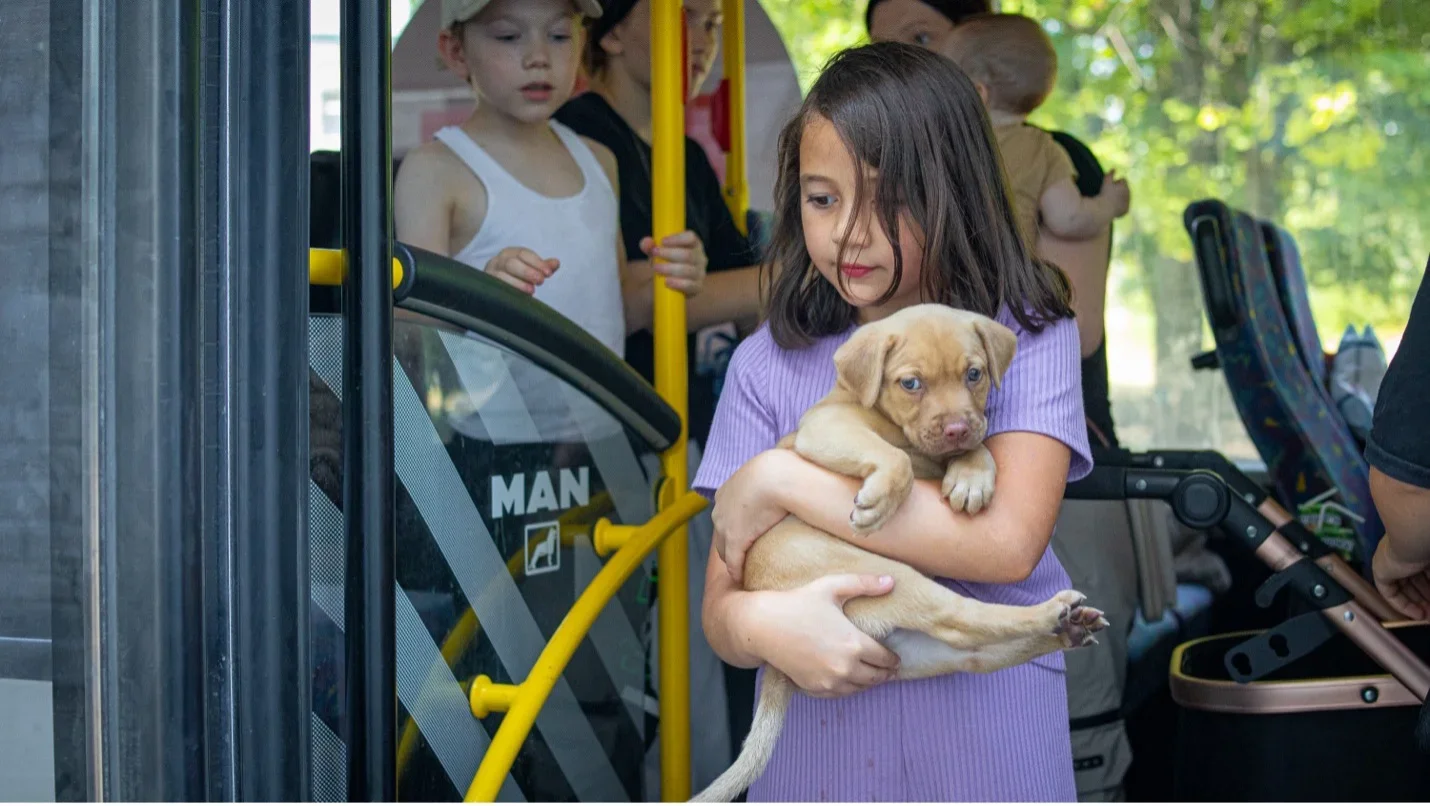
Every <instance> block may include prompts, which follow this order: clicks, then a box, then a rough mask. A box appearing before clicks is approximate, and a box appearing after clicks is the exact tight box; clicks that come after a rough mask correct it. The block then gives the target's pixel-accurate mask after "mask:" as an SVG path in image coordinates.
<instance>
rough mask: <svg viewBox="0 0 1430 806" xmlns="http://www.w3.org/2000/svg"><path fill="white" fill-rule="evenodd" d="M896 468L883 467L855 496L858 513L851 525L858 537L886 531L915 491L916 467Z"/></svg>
mask: <svg viewBox="0 0 1430 806" xmlns="http://www.w3.org/2000/svg"><path fill="white" fill-rule="evenodd" d="M905 459H906V461H905V462H903V463H902V464H895V465H893V466H892V467H881V468H879V469H878V470H875V471H874V472H873V473H871V474H870V475H869V477H868V478H866V479H864V485H863V486H862V487H860V488H859V492H858V494H856V495H855V496H854V511H853V512H850V513H849V525H850V526H851V527H852V528H853V529H854V534H856V535H859V536H861V537H862V536H865V535H869V534H873V533H874V532H877V531H879V530H880V529H882V528H884V524H886V523H888V522H889V519H890V518H892V517H893V516H894V513H895V512H897V511H898V509H899V506H900V505H901V504H903V503H904V500H905V499H906V498H908V497H909V492H910V491H911V490H913V487H914V471H913V467H912V466H911V465H910V464H909V462H908V461H907V457H905Z"/></svg>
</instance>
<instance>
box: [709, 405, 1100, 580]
mask: <svg viewBox="0 0 1430 806" xmlns="http://www.w3.org/2000/svg"><path fill="white" fill-rule="evenodd" d="M985 444H986V445H987V447H988V450H989V452H990V453H992V454H993V459H994V461H995V462H996V463H997V465H998V475H997V483H996V486H995V488H994V493H993V503H992V505H991V506H989V507H988V508H987V509H985V510H984V511H983V512H981V513H979V514H978V515H976V516H968V515H965V514H963V513H959V512H954V510H953V508H952V507H950V506H949V504H948V501H947V499H945V498H944V497H943V495H942V494H941V492H940V490H939V487H940V482H939V481H937V480H935V481H924V480H920V481H918V482H916V483H915V484H914V487H913V490H912V492H911V493H910V494H909V498H908V500H906V501H905V502H904V504H903V505H902V506H901V507H900V508H899V509H898V511H897V512H896V513H895V514H894V517H893V518H892V519H891V520H890V521H889V522H888V524H887V525H885V526H884V528H883V529H881V530H879V531H878V532H875V533H874V534H872V535H868V536H866V537H856V536H855V535H854V532H853V529H852V528H851V527H850V525H849V513H850V510H851V509H852V508H853V502H854V496H855V494H856V493H857V492H858V491H859V486H860V484H861V482H860V480H859V479H856V478H850V477H848V476H844V475H841V474H839V473H835V472H833V471H829V470H825V469H824V468H822V467H819V466H817V465H815V464H813V463H811V462H808V461H806V460H805V459H803V458H801V457H800V456H799V455H797V454H795V453H794V452H793V451H786V450H771V451H766V452H764V453H762V454H760V455H759V456H756V457H755V458H754V459H752V460H751V461H750V462H748V463H747V464H746V465H745V466H744V467H742V468H741V469H740V470H739V471H738V472H736V473H735V475H733V476H731V478H730V480H729V481H727V482H726V483H725V485H724V486H723V487H721V489H720V495H719V497H718V498H717V501H716V506H717V508H719V509H720V511H718V512H715V513H713V517H714V518H715V520H716V534H715V541H716V548H717V550H718V551H719V553H720V555H721V556H722V557H723V558H724V559H725V561H726V562H727V563H728V564H729V566H730V568H731V570H733V571H734V572H735V573H736V574H737V575H738V574H739V573H740V572H741V571H742V570H743V568H742V566H743V563H744V555H745V552H746V551H747V550H748V548H749V546H750V545H751V544H753V543H754V541H755V539H757V538H758V537H759V536H760V535H762V534H764V533H765V532H766V531H767V530H768V529H769V528H770V527H771V526H773V525H774V524H775V523H778V522H779V520H780V519H782V518H783V517H784V515H785V514H793V515H794V516H796V517H798V518H799V519H800V520H802V521H804V522H805V523H808V524H810V525H811V526H814V527H816V528H819V529H822V530H824V531H826V532H828V533H830V534H832V535H834V536H835V537H838V538H840V539H842V540H846V541H848V542H850V543H853V544H855V545H857V546H860V547H861V548H864V549H866V550H868V551H872V552H874V553H876V554H880V555H882V556H885V557H889V558H891V559H895V560H899V561H901V562H904V563H907V564H909V565H911V566H913V567H914V568H917V569H918V570H920V571H922V572H923V573H925V574H928V575H931V576H938V577H945V578H949V579H960V580H966V581H969V582H989V583H1002V584H1007V583H1015V582H1021V581H1023V580H1024V579H1027V578H1028V576H1029V575H1030V574H1032V572H1033V569H1034V568H1036V567H1037V565H1038V562H1039V561H1040V560H1041V559H1042V557H1043V554H1044V552H1045V551H1046V550H1047V547H1048V542H1049V541H1050V540H1051V539H1052V533H1053V524H1054V523H1055V522H1056V520H1057V517H1058V510H1059V508H1060V506H1061V503H1062V496H1063V490H1064V488H1065V487H1066V484H1067V478H1068V467H1069V464H1070V462H1071V455H1072V452H1071V451H1070V450H1069V449H1068V447H1067V446H1066V445H1065V444H1063V443H1062V442H1060V441H1058V440H1056V439H1053V438H1052V437H1049V436H1045V435H1043V434H1036V433H1030V432H1020V431H1010V432H1005V433H1001V434H997V435H995V436H993V437H990V438H989V439H988V440H987V442H986V443H985ZM721 499H724V500H721ZM732 502H739V503H738V504H736V503H732ZM722 505H723V506H722ZM738 579H739V577H738V576H737V577H736V579H735V580H734V581H738Z"/></svg>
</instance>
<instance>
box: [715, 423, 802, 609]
mask: <svg viewBox="0 0 1430 806" xmlns="http://www.w3.org/2000/svg"><path fill="white" fill-rule="evenodd" d="M788 458H789V457H788V456H787V455H786V452H785V451H781V450H769V451H765V452H764V453H760V454H756V455H755V457H754V458H753V459H751V460H750V461H748V462H746V463H745V464H744V465H743V466H742V467H741V468H740V469H739V470H737V471H735V473H734V475H732V476H730V478H729V479H727V480H726V481H725V483H724V484H722V485H720V489H718V490H717V491H716V492H715V505H714V507H712V508H711V510H710V519H711V521H713V522H714V525H715V534H714V537H713V539H712V540H713V544H714V547H715V551H716V552H717V553H718V554H719V555H720V559H722V560H724V561H725V565H726V566H727V567H728V569H729V571H730V577H731V578H732V579H734V580H735V582H736V583H739V582H741V581H742V580H743V578H744V572H745V554H746V553H747V552H748V551H749V550H750V546H752V545H754V543H755V541H756V540H758V539H759V538H760V536H761V535H763V534H764V533H765V532H768V531H769V530H770V529H772V528H774V526H775V524H777V523H779V522H780V521H782V520H784V519H785V516H787V515H789V510H787V509H785V508H784V506H783V505H782V504H781V503H780V502H779V501H778V500H777V499H776V496H775V490H777V489H779V487H780V485H781V484H785V483H788V476H784V477H783V478H782V477H781V476H782V474H784V473H786V472H787V471H786V470H782V469H781V468H782V467H788V462H787V461H786V460H787V459H788Z"/></svg>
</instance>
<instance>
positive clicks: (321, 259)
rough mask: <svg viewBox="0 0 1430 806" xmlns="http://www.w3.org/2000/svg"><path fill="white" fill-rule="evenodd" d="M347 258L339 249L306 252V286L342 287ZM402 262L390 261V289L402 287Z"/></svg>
mask: <svg viewBox="0 0 1430 806" xmlns="http://www.w3.org/2000/svg"><path fill="white" fill-rule="evenodd" d="M347 268H348V266H347V258H346V255H344V254H343V250H341V249H309V250H308V284H309V285H342V284H343V276H344V275H345V274H347ZM403 271H404V269H403V267H402V261H401V260H398V259H397V258H393V259H392V287H393V288H401V287H402V277H403Z"/></svg>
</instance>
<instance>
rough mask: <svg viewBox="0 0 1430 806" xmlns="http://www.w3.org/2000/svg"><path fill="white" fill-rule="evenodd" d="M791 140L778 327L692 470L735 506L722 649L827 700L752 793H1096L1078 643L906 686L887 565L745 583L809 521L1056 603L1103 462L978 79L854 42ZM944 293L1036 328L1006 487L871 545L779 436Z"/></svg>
mask: <svg viewBox="0 0 1430 806" xmlns="http://www.w3.org/2000/svg"><path fill="white" fill-rule="evenodd" d="M779 153H780V160H779V178H778V184H777V191H776V208H777V209H776V215H777V224H776V228H775V232H774V235H773V240H774V242H773V251H772V253H771V263H772V269H773V271H774V274H775V276H774V279H773V286H772V291H771V299H770V305H769V314H768V316H769V318H768V322H767V326H766V327H764V328H762V329H761V330H759V331H758V332H757V333H756V334H755V335H753V336H751V337H750V338H749V339H747V340H746V341H745V342H744V343H743V344H742V345H741V346H740V347H739V349H738V350H737V351H736V353H735V356H734V358H733V359H732V361H731V363H730V368H729V374H728V376H727V381H726V387H725V390H726V391H725V393H724V395H723V396H722V398H721V400H720V404H719V408H718V410H717V412H716V416H715V422H714V426H713V429H712V432H711V435H710V443H709V446H708V448H707V450H706V453H705V459H704V462H703V464H702V465H701V467H700V471H699V473H698V474H697V475H696V478H695V482H694V484H693V485H692V486H693V487H694V488H695V489H696V490H698V491H700V492H701V493H702V494H704V495H706V496H711V495H713V496H714V501H715V506H714V520H715V525H716V547H717V549H718V553H712V555H711V559H710V563H709V567H708V570H707V578H706V596H705V606H704V623H705V629H706V633H707V637H708V639H709V641H710V644H711V646H713V647H714V648H715V650H716V651H717V652H718V653H720V655H721V656H722V657H724V658H725V659H726V660H727V661H728V662H730V663H732V664H736V665H740V666H745V667H753V666H757V665H759V664H761V663H769V664H771V665H773V666H775V667H776V668H779V669H781V670H783V671H785V672H786V673H788V674H789V676H790V677H791V678H793V679H794V681H795V682H796V683H797V684H798V685H799V686H800V687H801V688H802V689H804V690H805V691H807V692H809V693H810V694H812V695H814V696H813V697H797V698H796V699H795V702H794V704H793V705H792V706H791V709H790V712H789V718H788V721H787V722H786V725H785V729H784V734H783V736H782V737H781V738H780V741H779V744H778V746H777V747H776V750H775V755H774V759H773V760H772V762H771V764H770V766H769V767H768V769H767V771H766V772H765V775H764V777H763V778H761V779H760V781H759V782H758V783H756V784H755V786H753V787H752V788H751V790H750V793H749V797H750V799H751V800H799V801H823V800H836V801H869V800H880V801H891V800H897V801H939V802H950V801H953V802H957V801H989V800H996V801H1072V800H1075V799H1076V793H1075V790H1074V786H1073V762H1072V753H1071V748H1070V744H1069V738H1068V711H1067V699H1066V690H1065V681H1064V679H1063V668H1064V667H1063V659H1062V656H1061V655H1051V656H1047V657H1045V658H1042V659H1040V660H1037V661H1033V662H1032V663H1029V664H1025V665H1023V666H1019V667H1015V668H1012V669H1007V670H1003V671H1000V672H995V673H992V674H987V675H951V676H945V677H941V678H934V679H930V680H921V681H914V682H887V681H889V680H890V678H891V677H892V674H893V672H894V670H895V669H896V668H897V665H898V658H897V656H895V655H893V654H892V653H891V652H889V651H888V650H886V649H885V648H884V647H882V646H881V645H879V644H878V643H876V642H874V641H873V640H871V639H869V638H868V636H866V635H864V634H863V633H860V632H859V631H858V630H856V629H855V628H854V627H853V625H852V624H850V622H849V621H848V620H847V619H846V618H845V617H844V614H843V610H842V606H843V604H844V602H846V601H848V600H849V599H850V598H853V597H856V596H877V595H881V594H884V593H887V592H888V584H889V583H888V582H887V580H880V579H875V578H868V577H859V576H852V575H851V576H848V577H834V578H827V579H824V580H821V581H819V582H816V583H813V584H811V585H809V586H806V587H805V588H802V589H798V590H793V591H788V592H746V591H743V590H741V588H740V586H739V575H740V571H741V570H742V569H741V563H742V562H743V558H744V556H745V553H746V550H747V549H748V548H749V546H750V545H751V544H752V543H753V542H754V541H755V540H756V539H758V538H759V536H760V535H762V534H763V533H764V532H765V531H766V530H768V529H769V528H770V527H771V526H773V525H774V524H775V523H777V522H778V521H780V520H781V519H782V518H784V517H785V516H786V515H788V514H793V515H795V516H797V517H799V518H801V519H803V520H805V521H806V522H808V523H811V524H813V525H815V526H818V527H820V528H822V529H824V530H826V531H828V532H830V533H831V534H833V535H835V536H837V537H839V538H841V539H844V540H849V541H851V542H855V543H858V544H859V545H861V546H863V547H865V548H867V549H869V550H871V551H875V552H878V553H880V554H883V555H885V556H888V557H893V558H895V559H898V560H901V561H904V562H907V563H909V564H911V565H913V566H914V567H916V568H918V569H920V570H921V571H923V572H924V573H927V574H929V575H930V576H933V577H936V578H939V579H940V580H942V581H943V582H944V583H945V584H947V585H949V586H950V587H952V588H954V589H955V590H958V591H959V592H960V593H963V594H965V595H968V596H972V597H974V598H977V599H980V600H983V601H988V602H1000V603H1009V604H1022V605H1028V604H1033V603H1035V602H1038V601H1041V600H1043V599H1046V598H1047V597H1048V596H1051V595H1052V594H1053V593H1055V592H1057V591H1058V590H1060V589H1063V588H1065V587H1067V585H1068V578H1067V575H1066V574H1065V573H1064V572H1063V569H1062V567H1061V566H1060V565H1059V563H1058V561H1057V559H1056V558H1055V557H1054V556H1053V554H1052V552H1051V551H1049V550H1048V543H1049V540H1050V538H1051V535H1052V530H1053V524H1054V521H1055V520H1056V518H1057V514H1058V508H1059V505H1060V502H1061V499H1062V494H1063V489H1064V485H1065V484H1066V483H1067V481H1068V480H1070V479H1077V478H1081V477H1082V476H1084V475H1086V474H1087V472H1088V470H1089V469H1090V468H1091V461H1090V459H1089V450H1088V445H1087V436H1086V431H1085V430H1084V427H1083V411H1082V400H1081V395H1080V390H1079V374H1078V332H1077V325H1076V323H1075V322H1074V320H1073V319H1072V312H1071V309H1070V307H1069V301H1068V296H1069V291H1068V286H1067V281H1066V279H1065V278H1064V277H1063V276H1062V275H1061V273H1060V272H1058V271H1057V270H1056V269H1053V268H1050V267H1048V266H1047V265H1045V264H1043V263H1041V262H1039V261H1037V260H1035V259H1034V258H1032V257H1031V256H1030V254H1031V253H1030V250H1029V248H1028V246H1027V245H1026V244H1025V243H1024V242H1023V241H1022V239H1021V237H1020V235H1019V233H1018V229H1017V225H1016V223H1015V219H1014V216H1013V211H1012V209H1011V206H1010V203H1009V198H1008V193H1007V191H1006V189H1005V188H1004V183H1003V170H1002V167H1001V164H1000V162H999V159H998V152H997V148H996V146H995V145H994V142H993V134H992V130H991V127H990V125H989V122H988V118H987V115H986V113H985V112H984V109H983V105H982V103H981V101H980V99H979V96H978V93H977V91H976V90H975V89H974V87H973V85H972V83H971V82H970V81H969V80H968V78H967V77H966V76H964V75H963V73H961V72H960V71H959V70H958V68H957V67H955V66H954V65H953V64H952V63H950V62H949V61H947V60H945V59H943V58H941V57H939V56H938V55H936V54H933V53H930V52H928V51H927V50H924V49H922V48H917V47H913V46H909V45H903V44H897V43H882V44H875V45H869V46H866V47H861V48H856V49H853V50H849V51H846V52H844V53H843V54H841V55H839V56H838V57H836V58H835V59H834V60H833V61H832V62H831V63H830V65H829V66H828V68H827V69H826V70H825V72H824V74H823V75H822V76H821V77H820V78H819V80H818V81H817V82H816V83H815V85H814V87H813V89H812V90H811V91H810V93H809V96H808V97H807V99H806V100H805V103H804V105H803V108H802V109H801V111H800V112H799V114H798V115H797V116H796V117H795V119H794V120H793V121H792V122H791V123H790V124H789V125H788V126H787V127H786V129H785V131H784V133H783V134H782V135H781V139H780V152H779ZM921 301H936V302H942V303H946V304H949V305H953V306H956V307H961V308H966V309H970V310H974V311H978V312H979V313H983V314H986V315H989V316H995V317H996V318H997V319H998V321H1000V322H1002V323H1004V324H1006V325H1008V326H1009V327H1011V328H1013V330H1014V332H1016V333H1017V334H1018V351H1017V355H1016V357H1015V358H1014V360H1013V364H1012V366H1011V367H1010V368H1009V370H1008V372H1007V374H1006V376H1005V377H1004V380H1003V385H1002V387H1001V388H999V389H997V390H995V391H993V392H992V393H991V394H990V395H989V398H988V417H989V429H988V434H989V436H988V439H987V441H986V443H985V444H986V445H987V446H988V449H989V450H990V451H991V452H992V454H993V456H994V458H995V459H996V460H997V463H998V488H997V492H996V493H995V494H994V497H993V502H992V505H991V507H990V508H988V509H986V510H984V512H982V513H981V514H979V515H977V516H975V517H967V516H964V515H961V514H955V513H954V512H953V510H952V509H951V508H950V507H949V506H948V503H947V502H946V501H945V500H944V499H943V497H942V496H941V494H940V492H939V485H938V483H937V482H923V481H921V482H918V483H917V484H916V486H915V488H914V490H913V493H912V494H911V495H910V497H909V499H908V500H907V501H906V502H905V503H904V505H903V506H902V507H901V509H900V510H899V512H898V513H897V514H896V515H895V517H894V518H893V520H891V521H890V522H889V524H888V525H887V526H886V527H885V528H884V529H883V530H881V531H880V532H878V533H876V534H874V535H871V536H869V537H867V538H856V537H855V536H854V535H853V533H852V530H851V528H850V525H849V513H850V510H851V508H852V502H853V498H854V494H855V492H856V491H857V490H858V488H859V481H858V480H857V479H853V478H848V477H844V476H840V475H838V474H835V473H831V472H828V471H825V470H823V469H821V468H819V467H816V466H815V465H812V464H810V463H808V462H805V461H804V460H803V459H801V458H799V457H798V456H797V455H795V454H794V453H792V452H787V451H781V450H775V449H774V448H773V446H774V445H775V443H776V442H777V441H778V440H779V438H780V437H781V436H783V435H784V434H787V433H789V432H790V431H792V430H794V428H795V426H796V424H797V422H798V420H799V417H800V415H801V414H802V413H803V412H804V411H805V410H806V409H807V408H809V406H810V405H812V404H813V403H814V402H815V401H817V400H818V399H819V398H820V397H822V396H823V395H824V394H825V393H826V392H827V391H828V390H829V389H830V387H831V386H832V385H833V383H834V364H833V361H832V356H833V353H834V350H835V349H836V348H837V347H838V346H839V345H840V344H842V343H843V342H844V340H846V339H847V338H848V337H849V335H850V333H851V332H852V330H853V329H854V328H855V327H856V326H858V325H859V324H861V323H865V322H871V321H874V320H877V319H879V318H881V317H884V316H887V315H888V314H889V313H891V312H893V311H896V310H899V309H901V308H904V307H906V306H908V305H912V304H916V303H918V302H921ZM727 562H728V565H727ZM954 580H959V581H954Z"/></svg>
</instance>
